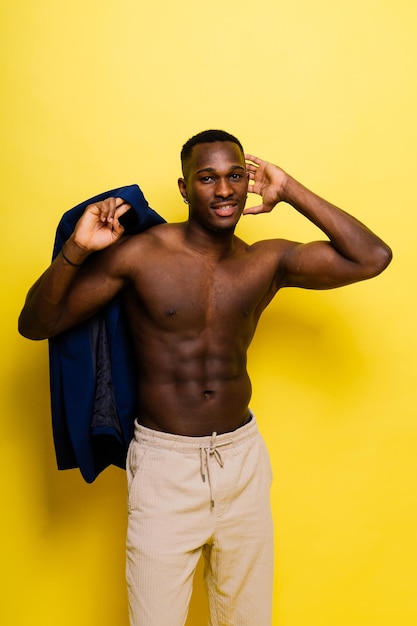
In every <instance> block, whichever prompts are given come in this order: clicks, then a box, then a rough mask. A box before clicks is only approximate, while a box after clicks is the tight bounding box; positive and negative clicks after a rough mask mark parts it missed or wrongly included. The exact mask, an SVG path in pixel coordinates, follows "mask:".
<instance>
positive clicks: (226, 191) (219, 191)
mask: <svg viewBox="0 0 417 626" xmlns="http://www.w3.org/2000/svg"><path fill="white" fill-rule="evenodd" d="M232 194H233V189H232V187H231V185H230V183H229V181H228V180H227V178H219V180H218V181H217V185H216V196H220V197H221V198H228V197H229V196H231V195H232Z"/></svg>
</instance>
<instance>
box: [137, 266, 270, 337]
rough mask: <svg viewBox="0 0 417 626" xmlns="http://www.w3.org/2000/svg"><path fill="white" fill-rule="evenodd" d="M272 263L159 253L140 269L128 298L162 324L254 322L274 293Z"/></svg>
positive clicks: (216, 325)
mask: <svg viewBox="0 0 417 626" xmlns="http://www.w3.org/2000/svg"><path fill="white" fill-rule="evenodd" d="M273 277H274V271H273V267H272V265H271V267H268V263H264V264H256V263H254V264H251V263H250V259H249V258H248V259H246V258H245V259H243V258H240V259H232V260H228V261H226V262H216V263H214V262H212V263H210V262H208V261H207V260H204V261H203V260H199V259H192V260H190V259H189V258H186V257H185V258H182V257H178V258H175V257H173V258H169V259H167V258H166V257H165V258H164V257H162V258H160V259H158V260H156V261H154V263H153V264H152V265H150V264H149V265H147V266H146V267H142V268H141V271H140V272H138V274H137V276H136V277H135V280H134V282H133V285H132V288H133V294H132V296H133V298H134V299H135V300H136V302H137V304H138V305H139V307H140V309H141V311H142V312H143V314H144V315H146V316H147V317H149V318H150V319H152V320H153V321H154V323H156V324H158V326H160V327H161V328H163V327H167V328H169V327H171V328H175V327H183V328H184V327H187V328H189V329H195V328H198V327H207V326H208V325H210V327H212V328H217V329H218V330H219V331H220V330H221V329H222V328H224V327H227V328H228V329H229V330H230V328H231V327H232V326H233V324H236V325H242V324H248V325H252V324H253V322H254V321H257V319H258V318H259V315H260V313H261V312H262V311H263V309H264V308H265V306H266V305H267V304H268V302H269V300H270V299H271V297H272V296H273V293H274V290H273Z"/></svg>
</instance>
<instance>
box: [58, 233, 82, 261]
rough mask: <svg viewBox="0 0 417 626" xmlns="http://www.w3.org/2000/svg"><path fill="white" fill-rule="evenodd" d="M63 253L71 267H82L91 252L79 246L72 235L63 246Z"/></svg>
mask: <svg viewBox="0 0 417 626" xmlns="http://www.w3.org/2000/svg"><path fill="white" fill-rule="evenodd" d="M61 254H62V258H63V259H64V261H65V262H66V263H67V264H68V265H71V267H81V266H82V265H83V263H84V261H85V260H86V259H87V257H88V256H89V253H88V252H87V251H86V250H85V249H84V248H81V247H80V246H78V245H77V244H76V243H75V242H74V241H73V239H72V238H71V237H70V238H69V239H68V240H67V241H66V242H65V243H64V245H63V246H62V249H61Z"/></svg>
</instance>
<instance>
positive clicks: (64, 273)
mask: <svg viewBox="0 0 417 626" xmlns="http://www.w3.org/2000/svg"><path fill="white" fill-rule="evenodd" d="M129 208H130V207H129V205H127V204H126V203H124V201H123V200H121V199H120V198H109V199H108V200H105V201H103V202H99V203H97V204H93V205H90V206H89V207H87V209H86V211H85V212H84V214H83V215H82V217H81V218H80V220H79V222H78V223H77V226H76V228H75V230H74V233H73V234H72V235H71V237H70V238H69V239H68V241H67V242H66V243H65V245H64V247H63V249H62V250H61V252H60V253H59V254H58V256H57V257H56V258H55V260H54V261H53V263H52V264H51V265H50V266H49V268H48V269H47V270H46V271H45V272H44V273H43V274H42V276H41V277H40V278H39V279H38V280H37V281H36V282H35V284H34V285H33V286H32V287H31V289H30V290H29V292H28V295H27V297H26V302H25V305H24V307H23V309H22V312H21V314H20V317H19V324H18V328H19V332H20V333H21V334H22V335H23V336H24V337H27V338H28V339H47V338H49V337H53V336H54V335H57V334H59V333H60V332H62V331H63V330H67V329H68V328H70V327H72V326H74V325H76V324H78V323H80V322H81V321H83V320H84V319H87V318H88V317H90V316H91V315H93V314H94V313H95V311H97V310H98V309H99V308H101V307H102V306H103V305H104V304H105V303H106V302H108V301H109V300H111V298H112V297H113V296H114V295H115V294H116V293H117V291H119V290H120V289H121V287H122V286H123V281H122V279H121V278H120V277H118V276H117V272H115V271H113V270H112V268H111V266H108V265H107V264H106V263H104V264H103V266H101V264H100V263H99V262H96V261H94V262H93V263H91V264H90V263H88V264H87V266H84V262H85V260H86V259H87V258H88V257H89V256H90V254H91V253H92V252H97V251H99V250H103V249H105V248H108V247H110V246H112V245H113V244H114V243H116V242H117V241H118V240H119V239H120V237H121V236H122V234H123V227H122V226H121V225H120V224H119V222H118V218H119V217H120V216H121V215H123V213H125V212H126V211H127V210H128V209H129ZM97 261H98V260H97Z"/></svg>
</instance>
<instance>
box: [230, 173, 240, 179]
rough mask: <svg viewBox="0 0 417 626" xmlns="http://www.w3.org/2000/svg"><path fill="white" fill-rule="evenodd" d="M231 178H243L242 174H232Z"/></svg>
mask: <svg viewBox="0 0 417 626" xmlns="http://www.w3.org/2000/svg"><path fill="white" fill-rule="evenodd" d="M230 178H231V179H232V180H239V179H240V178H242V174H232V175H231V176H230Z"/></svg>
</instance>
